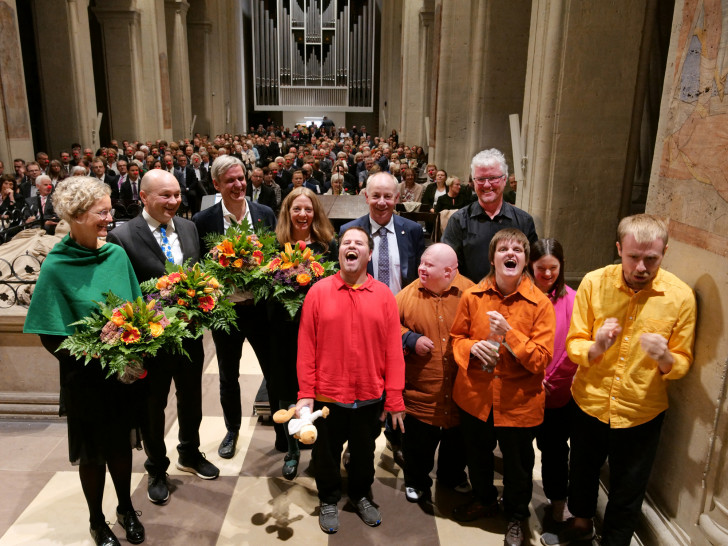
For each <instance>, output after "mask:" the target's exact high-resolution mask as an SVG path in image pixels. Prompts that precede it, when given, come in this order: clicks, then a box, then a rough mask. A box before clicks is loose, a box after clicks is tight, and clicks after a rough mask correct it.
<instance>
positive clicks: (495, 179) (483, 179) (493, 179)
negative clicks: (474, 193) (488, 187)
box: [473, 174, 506, 184]
mask: <svg viewBox="0 0 728 546" xmlns="http://www.w3.org/2000/svg"><path fill="white" fill-rule="evenodd" d="M505 176H506V175H504V174H501V175H500V176H479V177H478V178H473V181H474V182H476V183H478V184H485V183H486V182H489V183H491V184H493V183H494V182H498V180H500V179H502V178H505Z"/></svg>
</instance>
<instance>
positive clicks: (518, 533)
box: [503, 519, 523, 546]
mask: <svg viewBox="0 0 728 546" xmlns="http://www.w3.org/2000/svg"><path fill="white" fill-rule="evenodd" d="M503 544H504V545H505V546H521V544H523V530H522V529H521V522H520V521H518V520H517V519H512V520H511V521H509V522H508V530H507V531H506V536H505V537H504V539H503Z"/></svg>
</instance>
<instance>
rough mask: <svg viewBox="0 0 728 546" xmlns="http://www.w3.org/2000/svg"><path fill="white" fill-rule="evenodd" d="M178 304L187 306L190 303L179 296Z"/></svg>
mask: <svg viewBox="0 0 728 546" xmlns="http://www.w3.org/2000/svg"><path fill="white" fill-rule="evenodd" d="M177 305H179V306H180V307H187V305H188V304H187V302H186V301H185V300H183V299H182V298H179V299H178V300H177Z"/></svg>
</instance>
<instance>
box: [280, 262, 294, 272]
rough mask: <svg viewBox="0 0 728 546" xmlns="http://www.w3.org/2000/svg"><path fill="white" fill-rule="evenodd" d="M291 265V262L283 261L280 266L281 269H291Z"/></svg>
mask: <svg viewBox="0 0 728 546" xmlns="http://www.w3.org/2000/svg"><path fill="white" fill-rule="evenodd" d="M292 267H293V262H283V263H282V264H281V266H280V270H281V271H285V270H286V269H291V268H292Z"/></svg>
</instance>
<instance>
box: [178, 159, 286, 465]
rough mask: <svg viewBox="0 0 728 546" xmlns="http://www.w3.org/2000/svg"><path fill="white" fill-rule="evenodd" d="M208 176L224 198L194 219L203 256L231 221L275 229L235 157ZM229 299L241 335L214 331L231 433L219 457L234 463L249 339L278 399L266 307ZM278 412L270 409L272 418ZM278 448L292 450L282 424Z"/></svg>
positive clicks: (238, 294)
mask: <svg viewBox="0 0 728 546" xmlns="http://www.w3.org/2000/svg"><path fill="white" fill-rule="evenodd" d="M210 174H211V177H212V183H213V185H214V186H215V189H216V190H217V191H219V192H220V193H221V194H222V200H221V201H220V202H219V203H216V204H215V205H213V206H212V207H210V208H208V209H205V210H203V211H200V212H198V213H197V214H195V215H194V216H193V217H192V221H193V222H194V223H195V226H197V232H198V233H199V235H200V248H202V251H203V252H207V251H208V250H209V248H208V246H207V244H206V243H205V241H204V237H205V235H207V234H208V233H224V232H225V231H226V230H227V229H228V228H229V227H230V225H231V223H232V221H233V220H234V221H235V222H238V223H241V222H242V221H243V220H247V221H248V224H249V225H250V226H251V227H253V228H257V227H259V226H264V227H267V228H268V229H270V230H274V229H275V226H276V217H275V214H274V213H273V211H272V210H271V209H270V208H269V207H266V206H265V205H261V204H258V203H251V202H249V201H247V200H246V199H245V192H246V189H247V180H246V178H245V168H244V167H243V162H242V161H240V160H239V159H238V158H236V157H234V156H231V155H223V156H220V157H218V158H217V159H216V160H215V162H214V163H213V164H212V169H211V173H210ZM231 300H232V301H234V302H235V312H236V314H237V326H238V330H237V331H235V330H234V329H233V330H231V331H230V333H225V332H224V331H223V330H213V331H212V339H213V341H214V342H215V351H216V352H217V364H218V368H219V370H220V404H221V406H222V413H223V417H224V418H225V426H226V428H227V434H226V435H225V438H223V440H222V442H221V443H220V447H219V448H218V451H217V452H218V455H220V457H222V458H224V459H230V458H232V457H233V456H234V455H235V447H236V445H237V442H238V435H239V432H240V425H241V420H242V405H241V402H240V383H239V381H238V378H239V376H240V356H241V355H242V352H243V342H244V341H245V338H248V340H249V341H250V344H251V345H252V347H253V350H254V351H255V355H256V356H257V357H258V362H259V364H260V368H261V370H262V371H263V377H265V379H266V385H268V399H269V400H270V401H277V400H279V399H280V397H279V396H278V395H277V394H276V393H272V392H271V390H270V381H268V377H269V370H270V366H271V359H270V356H269V350H268V341H267V340H268V320H267V319H266V317H267V311H266V307H265V302H263V301H261V302H259V303H257V304H256V303H255V302H254V300H253V294H251V293H250V292H244V291H239V290H236V291H235V293H234V294H233V295H232V296H231ZM277 409H278V408H275V409H274V408H271V413H273V412H274V411H276V410H277ZM276 448H277V449H279V450H281V451H284V452H285V451H286V450H287V449H288V443H287V440H286V436H285V431H284V430H283V426H282V425H276Z"/></svg>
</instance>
